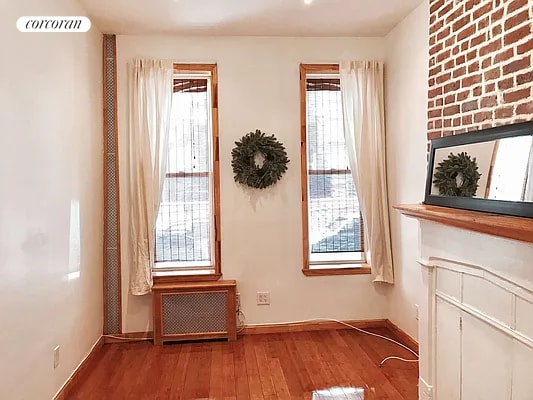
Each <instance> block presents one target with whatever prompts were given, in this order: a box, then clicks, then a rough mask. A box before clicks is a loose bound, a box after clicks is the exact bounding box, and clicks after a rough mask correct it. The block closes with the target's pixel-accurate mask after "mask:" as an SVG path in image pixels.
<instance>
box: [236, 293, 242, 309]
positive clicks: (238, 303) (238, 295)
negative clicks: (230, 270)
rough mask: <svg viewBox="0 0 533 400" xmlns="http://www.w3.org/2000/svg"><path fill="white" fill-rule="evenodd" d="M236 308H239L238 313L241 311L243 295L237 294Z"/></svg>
mask: <svg viewBox="0 0 533 400" xmlns="http://www.w3.org/2000/svg"><path fill="white" fill-rule="evenodd" d="M235 307H236V308H237V311H240V309H241V294H240V293H237V294H236V295H235Z"/></svg>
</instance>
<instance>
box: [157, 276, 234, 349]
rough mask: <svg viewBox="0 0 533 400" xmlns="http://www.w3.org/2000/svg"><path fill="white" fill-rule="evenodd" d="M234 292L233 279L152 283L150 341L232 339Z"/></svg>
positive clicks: (161, 342)
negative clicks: (152, 336) (151, 337)
mask: <svg viewBox="0 0 533 400" xmlns="http://www.w3.org/2000/svg"><path fill="white" fill-rule="evenodd" d="M235 293H236V283H235V281H218V282H196V283H175V284H174V283H164V284H156V285H154V287H153V313H154V343H155V344H163V343H164V342H167V341H176V340H192V339H219V338H226V339H228V340H235V338H236V330H237V326H236V324H237V319H236V309H235Z"/></svg>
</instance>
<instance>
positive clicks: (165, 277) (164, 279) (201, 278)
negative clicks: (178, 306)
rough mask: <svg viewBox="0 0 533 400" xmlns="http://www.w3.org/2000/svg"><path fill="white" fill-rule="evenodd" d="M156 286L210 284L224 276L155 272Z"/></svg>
mask: <svg viewBox="0 0 533 400" xmlns="http://www.w3.org/2000/svg"><path fill="white" fill-rule="evenodd" d="M153 277H154V284H159V283H178V282H209V281H218V280H219V279H220V278H221V277H222V274H220V273H219V274H217V273H211V274H194V273H191V274H183V272H181V273H180V272H170V271H168V272H166V271H154V272H153Z"/></svg>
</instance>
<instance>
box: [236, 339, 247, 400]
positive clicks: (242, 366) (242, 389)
mask: <svg viewBox="0 0 533 400" xmlns="http://www.w3.org/2000/svg"><path fill="white" fill-rule="evenodd" d="M233 349H234V352H233V362H234V368H235V384H234V387H235V395H236V397H237V400H248V399H249V398H250V391H249V388H248V371H247V370H246V359H245V357H244V338H241V339H239V340H238V341H237V342H234V343H233Z"/></svg>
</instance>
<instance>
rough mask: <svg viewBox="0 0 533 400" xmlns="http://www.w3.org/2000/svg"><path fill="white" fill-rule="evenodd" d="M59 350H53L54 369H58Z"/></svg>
mask: <svg viewBox="0 0 533 400" xmlns="http://www.w3.org/2000/svg"><path fill="white" fill-rule="evenodd" d="M59 348H60V346H56V347H55V348H54V369H56V368H57V367H59Z"/></svg>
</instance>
